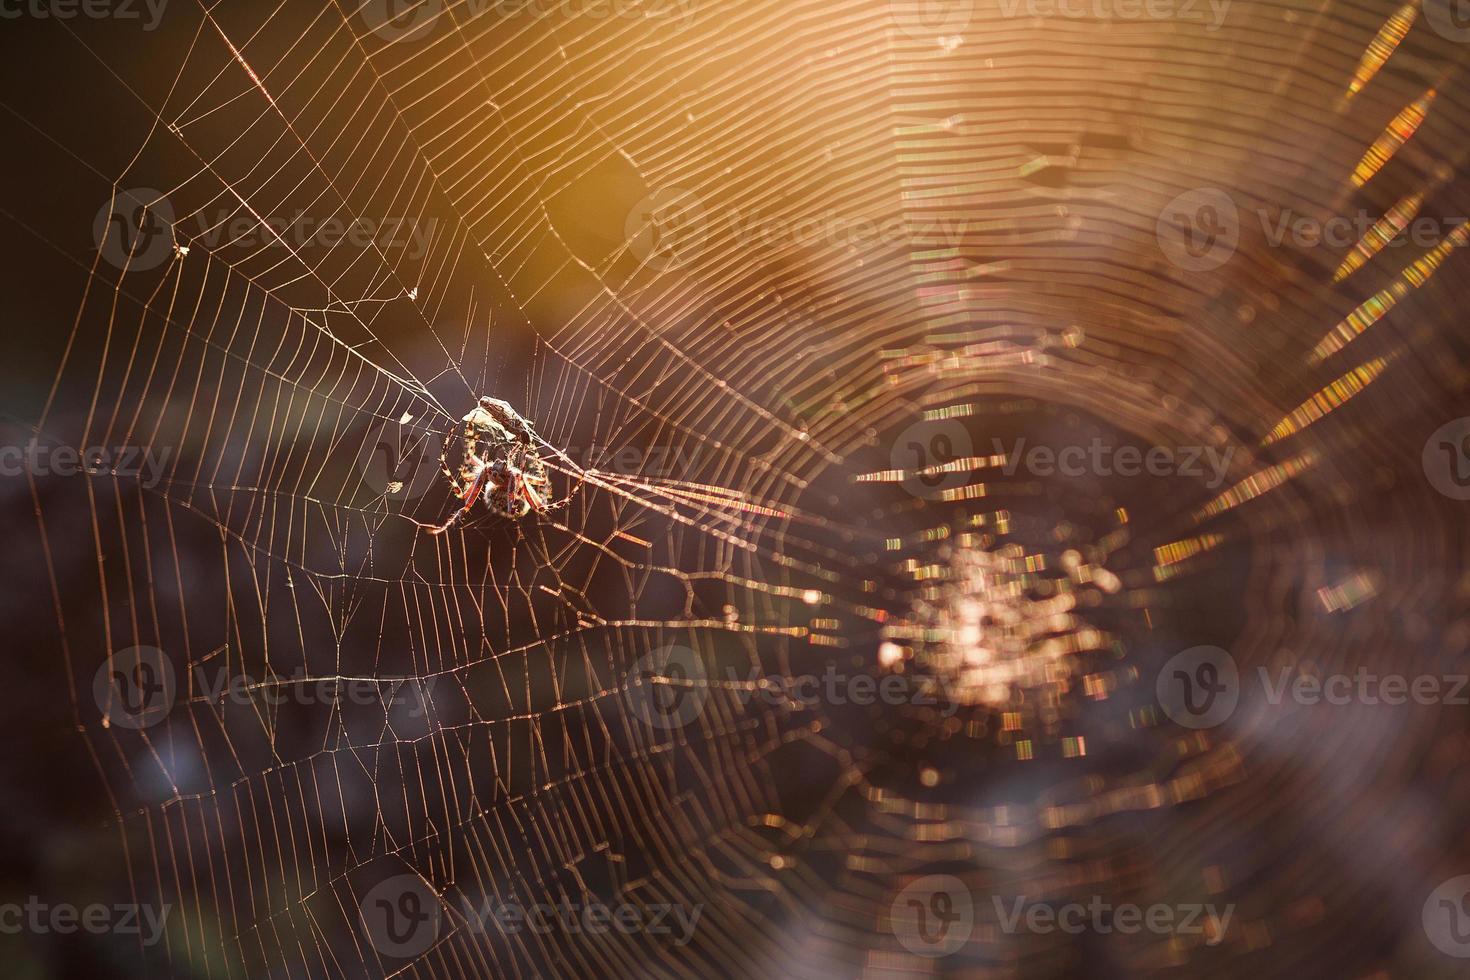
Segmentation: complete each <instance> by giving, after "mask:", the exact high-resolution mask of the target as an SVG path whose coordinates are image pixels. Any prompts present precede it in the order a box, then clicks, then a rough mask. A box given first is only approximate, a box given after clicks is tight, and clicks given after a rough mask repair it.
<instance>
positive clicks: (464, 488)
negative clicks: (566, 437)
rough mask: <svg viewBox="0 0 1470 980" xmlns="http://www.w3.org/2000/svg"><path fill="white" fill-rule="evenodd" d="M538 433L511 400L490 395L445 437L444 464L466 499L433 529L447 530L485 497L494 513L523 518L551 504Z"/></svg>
mask: <svg viewBox="0 0 1470 980" xmlns="http://www.w3.org/2000/svg"><path fill="white" fill-rule="evenodd" d="M535 444H536V432H535V430H534V429H532V428H531V423H530V422H529V421H528V420H526V419H524V418H522V417H521V415H520V413H519V412H517V411H516V410H515V409H514V408H511V406H510V403H509V402H504V401H501V400H500V399H499V398H491V397H490V396H489V395H486V396H485V397H484V398H481V399H480V403H479V405H477V406H476V407H475V408H473V409H471V410H470V413H469V414H468V415H466V416H465V417H464V419H463V420H462V421H461V424H460V426H459V427H458V428H456V429H452V430H450V432H449V435H447V436H446V437H445V439H444V453H443V455H441V456H440V457H439V465H440V469H441V470H442V471H443V473H444V475H445V476H446V477H448V478H449V490H450V493H452V494H454V496H455V497H457V498H458V499H460V500H462V501H464V504H463V505H462V506H460V507H458V508H456V509H455V511H454V513H453V514H450V515H449V519H448V520H446V521H445V522H444V523H443V524H441V525H439V526H438V527H436V528H431V529H430V530H429V533H430V534H443V533H444V532H445V531H447V530H449V529H450V528H452V527H454V526H455V525H456V524H458V523H459V522H460V521H462V520H464V519H465V517H467V516H468V515H469V513H470V511H471V510H473V509H474V507H475V504H476V502H478V501H483V502H484V504H485V506H486V507H487V508H488V509H489V510H490V512H491V513H492V514H496V515H499V516H501V517H508V518H511V519H513V520H514V519H519V518H522V517H525V516H526V515H527V514H529V513H531V512H532V511H535V512H536V513H537V514H544V513H546V512H547V511H548V510H549V509H550V505H549V504H548V503H547V499H546V498H547V493H548V491H549V490H550V489H551V479H550V477H548V476H547V473H546V464H545V463H543V462H542V461H541V457H540V456H539V455H538V454H537V452H536V445H535Z"/></svg>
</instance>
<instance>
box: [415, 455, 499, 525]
mask: <svg viewBox="0 0 1470 980" xmlns="http://www.w3.org/2000/svg"><path fill="white" fill-rule="evenodd" d="M489 482H490V467H488V466H484V465H482V466H480V471H479V472H478V473H477V474H475V482H474V483H472V484H470V488H469V490H468V491H466V493H465V495H464V506H463V507H458V508H456V509H455V511H454V513H453V514H450V515H449V519H448V520H447V521H445V522H444V523H443V524H441V525H439V526H438V527H436V528H430V529H429V533H430V534H443V533H444V532H445V531H447V530H449V529H450V528H452V527H454V525H456V524H458V523H459V522H460V521H462V520H464V518H465V515H466V514H468V513H469V512H470V510H471V509H472V508H473V507H474V506H475V501H477V500H479V499H480V494H481V493H483V492H484V490H485V485H486V484H487V483H489Z"/></svg>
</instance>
